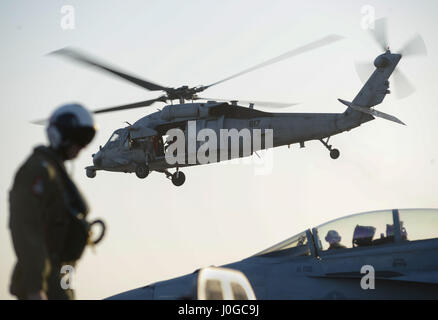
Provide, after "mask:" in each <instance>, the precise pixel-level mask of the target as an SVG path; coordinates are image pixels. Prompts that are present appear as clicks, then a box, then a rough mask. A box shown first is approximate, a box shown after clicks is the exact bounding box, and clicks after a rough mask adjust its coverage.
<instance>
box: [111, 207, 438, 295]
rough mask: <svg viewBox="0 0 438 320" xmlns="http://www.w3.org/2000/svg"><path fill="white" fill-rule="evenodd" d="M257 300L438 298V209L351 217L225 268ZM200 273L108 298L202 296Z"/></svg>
mask: <svg viewBox="0 0 438 320" xmlns="http://www.w3.org/2000/svg"><path fill="white" fill-rule="evenodd" d="M224 267H225V268H228V269H233V270H238V271H240V272H241V273H243V274H244V275H245V276H246V278H247V279H248V280H249V282H250V285H251V286H252V289H253V292H254V295H255V298H256V299H263V300H265V299H266V300H268V299H438V209H400V210H399V209H394V210H382V211H373V212H366V213H360V214H354V215H349V216H346V217H343V218H339V219H336V220H332V221H330V222H327V223H325V224H322V225H320V226H318V227H315V228H312V229H307V230H305V231H303V232H301V233H298V234H297V235H295V236H293V237H291V238H289V239H287V240H285V241H283V242H280V243H278V244H276V245H274V246H272V247H270V248H268V249H266V250H263V251H261V252H259V253H257V254H254V255H252V256H250V257H249V258H246V259H243V260H242V261H239V262H235V263H231V264H228V265H225V266H224ZM199 278H200V277H199V271H198V270H197V271H195V272H194V273H192V274H188V275H185V276H182V277H179V278H175V279H171V280H167V281H161V282H156V283H153V284H150V285H146V286H144V287H141V288H138V289H134V290H130V291H127V292H124V293H120V294H117V295H114V296H112V297H110V299H148V300H149V299H197V298H198V297H197V294H196V293H197V292H198V291H197V289H196V288H199V283H198V282H199V281H200V280H199Z"/></svg>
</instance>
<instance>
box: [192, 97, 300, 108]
mask: <svg viewBox="0 0 438 320" xmlns="http://www.w3.org/2000/svg"><path fill="white" fill-rule="evenodd" d="M198 99H201V100H208V101H225V102H231V101H236V102H240V103H243V104H254V105H257V106H264V107H269V108H287V107H291V106H295V105H297V104H298V103H287V102H272V101H255V100H240V99H239V100H238V99H216V98H204V97H198Z"/></svg>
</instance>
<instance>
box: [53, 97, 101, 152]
mask: <svg viewBox="0 0 438 320" xmlns="http://www.w3.org/2000/svg"><path fill="white" fill-rule="evenodd" d="M46 130H47V137H48V139H49V143H50V146H51V147H52V148H54V149H59V148H62V147H68V146H71V145H73V144H77V145H79V146H80V147H85V146H86V145H87V144H89V143H90V142H91V140H93V138H94V135H95V134H96V126H95V124H94V120H93V117H92V115H91V114H90V112H89V111H88V110H87V109H85V108H84V107H83V106H82V105H80V104H65V105H62V106H60V107H59V108H57V109H56V110H55V111H54V112H53V114H52V115H51V117H50V119H49V124H48V126H47V129H46Z"/></svg>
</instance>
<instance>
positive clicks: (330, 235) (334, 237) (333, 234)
mask: <svg viewBox="0 0 438 320" xmlns="http://www.w3.org/2000/svg"><path fill="white" fill-rule="evenodd" d="M325 241H327V242H328V243H330V244H332V243H338V242H341V236H340V235H339V233H338V232H337V231H336V230H330V231H329V232H327V235H326V236H325Z"/></svg>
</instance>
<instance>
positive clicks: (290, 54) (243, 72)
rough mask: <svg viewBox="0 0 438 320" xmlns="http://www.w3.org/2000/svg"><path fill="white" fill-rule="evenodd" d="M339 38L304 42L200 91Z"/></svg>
mask: <svg viewBox="0 0 438 320" xmlns="http://www.w3.org/2000/svg"><path fill="white" fill-rule="evenodd" d="M341 39H343V37H341V36H339V35H334V34H332V35H328V36H326V37H324V38H322V39H319V40H316V41H313V42H311V43H309V44H306V45H304V46H302V47H299V48H296V49H293V50H291V51H289V52H286V53H284V54H282V55H280V56H278V57H275V58H273V59H270V60H268V61H265V62H263V63H260V64H258V65H256V66H254V67H251V68H248V69H245V70H243V71H241V72H239V73H236V74H234V75H232V76H229V77H227V78H225V79H222V80H220V81H217V82H215V83H212V84H210V85H208V86H204V87H203V89H202V91H203V90H205V89H207V88H209V87H211V86H215V85H217V84H219V83H222V82H225V81H227V80H231V79H234V78H236V77H238V76H241V75H243V74H245V73H248V72H251V71H254V70H257V69H260V68H263V67H266V66H268V65H271V64H274V63H277V62H280V61H282V60H285V59H288V58H291V57H293V56H297V55H299V54H302V53H305V52H307V51H311V50H314V49H317V48H319V47H323V46H326V45H328V44H330V43H333V42H336V41H339V40H341Z"/></svg>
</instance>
